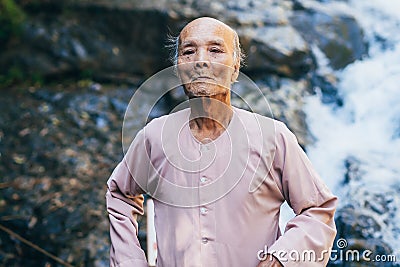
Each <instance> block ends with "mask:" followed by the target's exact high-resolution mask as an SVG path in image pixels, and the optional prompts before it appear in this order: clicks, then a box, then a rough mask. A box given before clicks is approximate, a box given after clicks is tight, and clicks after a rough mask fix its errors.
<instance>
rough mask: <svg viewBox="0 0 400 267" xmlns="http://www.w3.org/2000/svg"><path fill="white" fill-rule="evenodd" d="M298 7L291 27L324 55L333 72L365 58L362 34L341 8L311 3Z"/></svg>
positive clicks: (335, 4) (353, 20)
mask: <svg viewBox="0 0 400 267" xmlns="http://www.w3.org/2000/svg"><path fill="white" fill-rule="evenodd" d="M299 3H300V2H298V1H297V4H299ZM301 5H302V9H301V10H297V11H296V12H294V13H293V15H292V16H291V17H290V21H291V24H292V25H293V27H294V28H295V29H297V30H298V31H299V32H300V33H301V35H302V36H303V38H304V39H305V40H306V41H307V42H308V43H310V44H313V43H315V44H316V45H317V46H318V47H319V48H320V49H321V50H322V51H323V52H324V53H325V55H326V56H327V57H328V58H329V60H330V64H331V66H332V67H333V68H334V69H341V68H344V67H345V66H347V65H348V64H349V63H351V62H353V61H354V60H356V59H360V58H361V57H362V56H363V55H365V54H366V52H367V45H366V43H365V42H364V33H363V30H362V28H361V27H360V26H359V25H358V24H357V21H356V20H355V18H354V17H353V16H351V15H350V14H349V13H350V12H349V11H348V10H347V11H346V9H345V8H343V6H342V5H338V4H337V3H330V4H320V3H318V2H315V1H302V2H301Z"/></svg>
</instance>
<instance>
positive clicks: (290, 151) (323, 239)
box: [269, 124, 337, 267]
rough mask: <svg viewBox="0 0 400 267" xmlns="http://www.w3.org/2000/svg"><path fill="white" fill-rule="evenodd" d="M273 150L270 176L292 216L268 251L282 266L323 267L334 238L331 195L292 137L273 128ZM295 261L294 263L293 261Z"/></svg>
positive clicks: (283, 127) (334, 201)
mask: <svg viewBox="0 0 400 267" xmlns="http://www.w3.org/2000/svg"><path fill="white" fill-rule="evenodd" d="M277 133H278V135H277V144H278V145H277V150H276V155H275V159H274V166H273V168H272V170H271V172H272V175H273V176H274V178H275V179H277V180H278V181H279V182H278V183H280V185H281V190H282V193H283V195H284V197H285V199H286V201H287V202H288V204H289V206H290V207H291V208H292V209H293V211H294V212H295V214H296V216H295V217H294V218H293V219H292V220H290V221H289V222H288V223H287V226H286V229H285V232H284V234H283V235H282V236H281V237H280V238H279V239H278V240H277V241H276V242H275V243H274V244H273V245H272V246H271V247H270V249H269V251H270V252H275V253H274V256H276V257H277V258H279V260H280V261H281V263H282V264H283V265H284V266H285V267H286V266H305V265H307V266H326V264H327V262H328V260H329V256H330V252H329V249H330V247H331V246H332V244H333V241H334V238H335V235H336V226H335V221H334V213H335V210H336V203H337V197H336V196H334V195H333V194H332V193H331V192H330V191H329V189H328V188H327V186H326V185H325V184H324V183H323V181H322V180H321V179H320V177H319V176H318V174H317V173H316V172H315V170H314V168H313V167H312V165H311V163H310V161H309V160H308V158H307V156H306V154H305V153H304V151H303V150H302V149H301V147H300V146H299V144H298V142H297V139H296V137H295V136H294V135H293V134H292V133H291V132H290V131H289V130H288V129H287V128H286V126H284V125H283V124H278V125H277ZM296 259H297V260H296Z"/></svg>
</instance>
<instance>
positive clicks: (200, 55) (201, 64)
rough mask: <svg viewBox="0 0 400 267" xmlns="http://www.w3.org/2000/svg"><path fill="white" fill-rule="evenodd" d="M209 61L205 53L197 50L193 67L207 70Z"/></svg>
mask: <svg viewBox="0 0 400 267" xmlns="http://www.w3.org/2000/svg"><path fill="white" fill-rule="evenodd" d="M209 64H210V59H209V57H208V53H207V51H205V50H203V49H199V50H198V52H197V56H196V58H195V65H196V67H197V68H207V67H209Z"/></svg>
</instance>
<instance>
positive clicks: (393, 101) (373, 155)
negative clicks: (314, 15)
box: [305, 0, 400, 257]
mask: <svg viewBox="0 0 400 267" xmlns="http://www.w3.org/2000/svg"><path fill="white" fill-rule="evenodd" d="M348 5H349V6H350V10H351V12H352V13H353V15H354V16H355V17H356V19H357V21H358V22H359V23H360V25H361V26H362V27H363V29H364V31H365V36H366V40H367V42H368V45H369V52H368V56H366V57H364V58H363V59H361V60H358V61H356V62H354V63H352V64H350V65H348V66H347V67H346V68H344V69H343V70H340V71H337V72H335V76H336V77H337V78H338V80H339V81H338V90H339V95H340V96H341V97H342V99H343V106H340V107H339V106H335V105H334V104H323V103H322V102H321V101H320V97H319V96H318V94H317V95H315V96H311V97H308V98H307V99H306V108H305V112H306V114H307V123H308V125H309V130H310V132H311V133H312V135H313V136H315V137H316V139H317V141H316V142H315V144H313V145H312V146H309V147H308V148H307V153H308V155H309V157H310V159H311V161H312V162H313V164H314V166H315V168H316V169H317V171H318V172H319V173H320V174H321V176H322V177H323V178H324V180H325V181H326V183H327V184H328V186H329V187H330V188H331V189H332V190H333V192H334V193H335V194H336V195H338V196H339V197H340V199H341V201H340V202H341V205H344V204H343V203H346V198H347V197H348V195H346V193H348V192H349V191H348V188H349V187H351V186H361V187H364V188H367V190H370V191H379V192H389V191H391V190H397V192H400V191H399V189H400V1H399V0H385V1H380V0H368V1H365V0H349V1H348ZM314 54H316V57H317V59H318V62H319V64H320V71H321V72H329V71H331V72H332V70H330V68H329V66H328V65H327V61H326V59H325V58H324V55H323V53H322V52H321V51H319V50H318V49H315V50H314ZM348 158H355V159H357V161H359V162H360V173H361V175H360V177H361V178H360V179H359V180H357V181H350V182H349V183H347V184H345V183H344V179H345V178H344V177H345V174H346V168H345V161H346V159H348ZM397 195H398V193H397ZM398 201H399V200H397V202H395V203H396V205H398V203H399V202H398ZM339 208H340V206H339ZM398 208H400V207H399V206H397V208H396V209H398ZM389 220H390V222H389V223H387V225H389V226H388V227H389V228H390V229H389V230H388V231H383V234H382V240H384V241H385V242H387V243H388V244H390V245H391V246H392V247H393V249H394V251H395V252H397V253H399V251H400V214H399V212H398V211H397V212H396V214H395V215H391V217H389ZM398 257H399V255H398Z"/></svg>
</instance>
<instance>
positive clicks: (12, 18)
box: [0, 0, 26, 44]
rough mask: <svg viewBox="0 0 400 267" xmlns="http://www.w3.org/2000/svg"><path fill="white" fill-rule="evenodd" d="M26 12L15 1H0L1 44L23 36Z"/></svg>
mask: <svg viewBox="0 0 400 267" xmlns="http://www.w3.org/2000/svg"><path fill="white" fill-rule="evenodd" d="M25 18H26V15H25V12H24V11H23V10H22V9H21V8H20V7H19V6H18V5H17V4H16V3H15V2H14V0H0V44H5V43H7V41H8V40H9V39H11V38H12V37H13V36H14V37H18V36H19V35H20V34H21V30H22V25H23V23H24V21H25Z"/></svg>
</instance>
